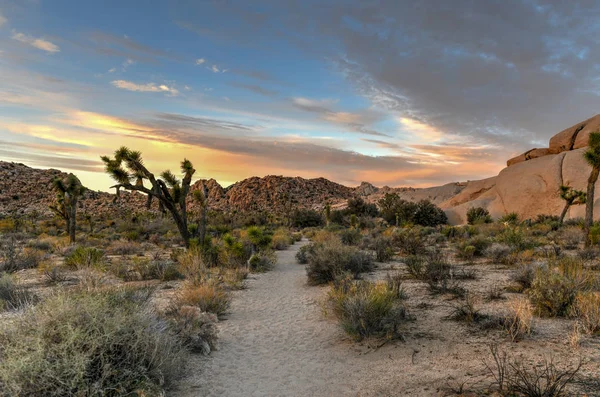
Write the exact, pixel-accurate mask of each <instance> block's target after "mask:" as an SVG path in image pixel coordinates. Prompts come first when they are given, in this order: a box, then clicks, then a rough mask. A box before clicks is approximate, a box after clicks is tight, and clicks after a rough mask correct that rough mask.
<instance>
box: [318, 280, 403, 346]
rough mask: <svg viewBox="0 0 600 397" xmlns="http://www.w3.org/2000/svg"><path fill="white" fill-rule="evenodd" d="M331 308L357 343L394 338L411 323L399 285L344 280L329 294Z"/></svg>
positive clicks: (336, 284)
mask: <svg viewBox="0 0 600 397" xmlns="http://www.w3.org/2000/svg"><path fill="white" fill-rule="evenodd" d="M328 304H329V308H330V309H331V312H332V313H333V315H334V316H335V317H336V318H337V319H338V321H339V322H340V325H341V326H342V328H343V329H344V331H346V332H347V333H348V334H349V335H351V336H352V337H353V338H355V339H356V340H362V339H364V338H369V337H381V336H387V337H394V336H396V335H398V331H399V330H398V328H399V326H400V325H402V324H403V323H405V322H406V321H407V320H408V314H407V311H406V308H405V307H404V306H403V305H402V302H401V296H400V295H399V293H398V288H397V284H391V283H389V282H377V283H373V282H369V281H364V280H358V281H354V280H352V278H351V277H346V278H343V279H341V280H339V281H338V282H336V283H335V284H334V286H333V287H332V289H331V291H330V292H329V294H328Z"/></svg>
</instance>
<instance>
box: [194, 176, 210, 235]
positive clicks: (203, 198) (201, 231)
mask: <svg viewBox="0 0 600 397" xmlns="http://www.w3.org/2000/svg"><path fill="white" fill-rule="evenodd" d="M193 195H194V200H196V202H197V203H198V205H200V211H201V213H200V227H199V228H198V241H199V243H200V245H204V240H205V238H206V213H207V212H208V187H206V184H205V185H204V188H203V189H202V190H200V189H198V190H194V193H193Z"/></svg>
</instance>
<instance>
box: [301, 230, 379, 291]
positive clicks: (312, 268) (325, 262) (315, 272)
mask: <svg viewBox="0 0 600 397" xmlns="http://www.w3.org/2000/svg"><path fill="white" fill-rule="evenodd" d="M372 268H373V257H372V256H371V255H370V254H368V253H366V252H364V251H360V250H359V249H357V248H355V247H350V246H346V245H343V244H341V243H340V242H336V241H331V242H329V243H324V244H317V245H315V247H314V250H313V252H312V253H311V255H310V256H308V266H307V267H306V273H307V276H308V281H309V283H310V284H313V285H315V284H325V283H328V282H330V281H333V280H334V279H335V278H336V277H337V276H339V275H340V274H343V273H345V272H349V273H351V274H353V275H355V276H357V275H358V274H359V273H362V272H366V271H369V270H371V269H372Z"/></svg>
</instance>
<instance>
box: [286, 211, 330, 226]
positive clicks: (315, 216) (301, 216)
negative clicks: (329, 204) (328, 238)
mask: <svg viewBox="0 0 600 397" xmlns="http://www.w3.org/2000/svg"><path fill="white" fill-rule="evenodd" d="M323 224H324V220H323V215H322V214H321V213H319V212H317V211H314V210H309V209H298V210H296V211H294V213H293V215H292V226H293V227H297V228H305V227H317V226H322V225H323Z"/></svg>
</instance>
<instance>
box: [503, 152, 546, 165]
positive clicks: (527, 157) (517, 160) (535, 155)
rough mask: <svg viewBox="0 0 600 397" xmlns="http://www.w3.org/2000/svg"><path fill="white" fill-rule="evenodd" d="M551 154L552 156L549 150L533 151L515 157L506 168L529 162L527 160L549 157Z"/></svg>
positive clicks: (507, 163)
mask: <svg viewBox="0 0 600 397" xmlns="http://www.w3.org/2000/svg"><path fill="white" fill-rule="evenodd" d="M549 154H551V151H550V149H549V148H543V149H531V150H528V151H526V152H525V153H523V154H521V155H519V156H517V157H513V158H512V159H510V160H508V161H507V162H506V166H507V167H510V166H511V165H514V164H518V163H521V162H523V161H527V160H531V159H537V158H538V157H543V156H547V155H549Z"/></svg>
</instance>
